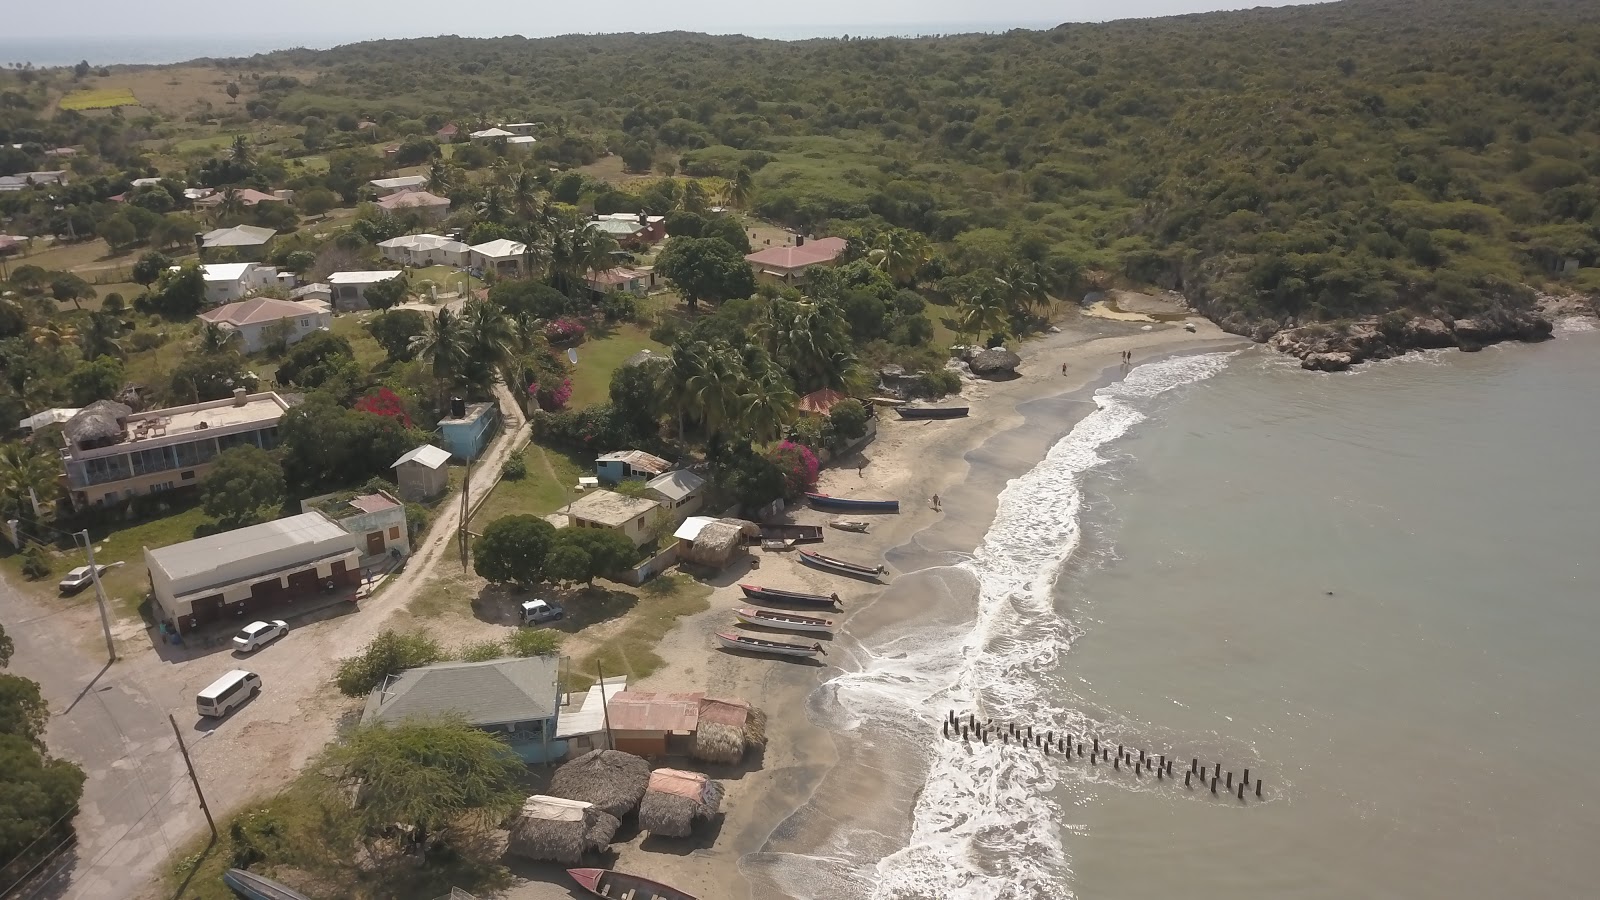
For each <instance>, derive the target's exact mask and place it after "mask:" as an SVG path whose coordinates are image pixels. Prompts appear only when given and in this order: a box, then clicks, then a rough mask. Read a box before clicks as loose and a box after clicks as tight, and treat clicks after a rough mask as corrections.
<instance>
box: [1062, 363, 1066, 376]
mask: <svg viewBox="0 0 1600 900" xmlns="http://www.w3.org/2000/svg"><path fill="white" fill-rule="evenodd" d="M1061 374H1063V375H1065V374H1067V364H1066V363H1062V364H1061Z"/></svg>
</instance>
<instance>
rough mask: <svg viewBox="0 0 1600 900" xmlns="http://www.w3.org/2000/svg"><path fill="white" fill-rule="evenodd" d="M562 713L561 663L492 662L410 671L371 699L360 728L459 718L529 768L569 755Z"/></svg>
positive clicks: (553, 659)
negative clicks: (560, 732) (561, 731)
mask: <svg viewBox="0 0 1600 900" xmlns="http://www.w3.org/2000/svg"><path fill="white" fill-rule="evenodd" d="M560 709H561V658H560V657H559V656H530V657H527V658H510V659H491V660H489V661H488V662H465V663H439V664H437V665H432V666H422V667H420V668H416V669H407V670H406V671H404V672H401V673H400V674H399V675H391V676H389V678H387V679H385V681H384V684H383V686H382V687H380V688H378V689H377V690H375V691H373V692H372V693H371V695H369V696H368V697H367V706H366V709H365V710H364V711H363V712H362V714H361V724H363V725H367V724H371V723H373V722H400V721H404V720H405V719H410V718H418V719H428V718H437V717H439V716H446V715H449V716H460V717H461V718H463V719H465V720H466V721H467V724H468V725H471V726H473V727H474V728H478V729H480V730H483V731H487V732H489V733H490V734H493V735H496V736H498V737H500V738H501V739H503V740H504V741H505V742H506V743H508V744H510V745H511V749H512V750H515V751H516V752H517V755H518V756H520V757H522V759H523V761H524V762H526V763H529V764H533V763H543V762H552V761H554V760H558V759H561V758H562V757H563V756H565V755H566V753H567V742H566V741H565V740H558V739H557V738H556V726H557V721H556V720H557V717H558V715H559V713H560Z"/></svg>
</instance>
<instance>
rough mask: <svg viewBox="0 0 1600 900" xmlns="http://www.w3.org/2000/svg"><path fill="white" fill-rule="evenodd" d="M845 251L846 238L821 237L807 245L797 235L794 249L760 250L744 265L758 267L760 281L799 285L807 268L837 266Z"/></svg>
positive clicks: (804, 240) (803, 238) (747, 257)
mask: <svg viewBox="0 0 1600 900" xmlns="http://www.w3.org/2000/svg"><path fill="white" fill-rule="evenodd" d="M844 249H845V239H844V238H838V237H828V238H818V239H817V240H814V241H809V242H808V241H807V240H806V239H805V237H804V236H797V237H796V238H795V239H794V246H792V247H768V248H767V249H765V250H757V251H756V252H754V253H751V254H749V255H748V256H746V257H745V262H748V263H749V264H750V265H751V266H752V267H754V268H755V270H756V279H757V280H758V281H770V282H776V283H778V284H798V283H801V282H803V281H805V273H806V270H807V269H810V268H812V267H813V266H832V265H834V264H835V263H837V262H838V260H839V256H840V255H841V254H843V253H844Z"/></svg>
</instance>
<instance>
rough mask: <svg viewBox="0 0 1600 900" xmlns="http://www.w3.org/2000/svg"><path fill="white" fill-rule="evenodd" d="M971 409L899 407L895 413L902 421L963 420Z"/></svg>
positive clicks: (960, 407)
mask: <svg viewBox="0 0 1600 900" xmlns="http://www.w3.org/2000/svg"><path fill="white" fill-rule="evenodd" d="M969 409H971V407H967V406H897V407H895V410H894V411H895V412H897V413H899V414H900V418H902V419H962V418H965V417H966V415H967V412H968V410H969Z"/></svg>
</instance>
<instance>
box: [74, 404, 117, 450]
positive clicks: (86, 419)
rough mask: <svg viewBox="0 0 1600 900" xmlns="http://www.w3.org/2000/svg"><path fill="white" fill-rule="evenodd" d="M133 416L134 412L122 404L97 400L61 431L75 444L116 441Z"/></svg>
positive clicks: (79, 411) (82, 410) (79, 412)
mask: <svg viewBox="0 0 1600 900" xmlns="http://www.w3.org/2000/svg"><path fill="white" fill-rule="evenodd" d="M131 415H133V410H132V409H129V408H128V407H127V406H125V405H123V404H121V403H117V402H116V401H113V400H96V401H95V402H93V403H91V404H89V405H88V406H85V407H84V408H83V409H80V410H78V414H77V415H75V416H73V417H72V418H70V419H68V420H67V423H66V424H65V425H63V426H62V428H61V430H62V431H63V432H65V433H66V435H67V440H69V441H71V442H72V443H74V444H88V443H94V442H98V441H108V442H111V441H116V440H120V439H121V438H122V434H123V426H122V423H123V421H124V420H126V419H127V418H128V417H129V416H131Z"/></svg>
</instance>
